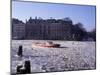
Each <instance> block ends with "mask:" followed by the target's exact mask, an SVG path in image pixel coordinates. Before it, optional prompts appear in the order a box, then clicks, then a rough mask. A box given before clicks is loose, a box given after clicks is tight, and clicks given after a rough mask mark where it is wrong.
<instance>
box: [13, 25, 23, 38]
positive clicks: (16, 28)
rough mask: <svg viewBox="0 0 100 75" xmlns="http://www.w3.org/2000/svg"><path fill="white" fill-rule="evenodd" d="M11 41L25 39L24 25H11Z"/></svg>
mask: <svg viewBox="0 0 100 75" xmlns="http://www.w3.org/2000/svg"><path fill="white" fill-rule="evenodd" d="M12 32H13V33H12V39H24V38H25V24H23V23H20V24H13V25H12Z"/></svg>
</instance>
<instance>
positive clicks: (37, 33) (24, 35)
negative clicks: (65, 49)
mask: <svg viewBox="0 0 100 75" xmlns="http://www.w3.org/2000/svg"><path fill="white" fill-rule="evenodd" d="M65 20H67V21H65ZM71 25H72V21H71V20H69V19H68V18H67V19H64V21H63V20H55V19H48V20H43V19H37V17H36V18H35V19H32V18H31V17H30V19H29V20H28V21H27V22H26V23H25V24H24V23H19V24H13V26H12V34H13V36H12V37H13V39H40V40H45V39H46V40H69V38H70V37H71Z"/></svg>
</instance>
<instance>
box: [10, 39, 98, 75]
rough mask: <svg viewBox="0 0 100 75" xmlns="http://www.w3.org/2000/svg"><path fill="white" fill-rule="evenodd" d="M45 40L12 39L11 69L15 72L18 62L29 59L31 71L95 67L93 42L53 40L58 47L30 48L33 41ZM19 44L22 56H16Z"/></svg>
mask: <svg viewBox="0 0 100 75" xmlns="http://www.w3.org/2000/svg"><path fill="white" fill-rule="evenodd" d="M45 41H46V40H12V47H11V59H12V60H11V61H12V63H11V71H12V73H16V67H17V65H18V64H23V63H24V61H25V60H27V59H29V60H30V61H31V72H32V73H35V72H55V71H70V70H87V69H95V65H96V61H95V60H96V59H95V52H96V50H95V49H96V48H95V42H79V41H53V42H54V43H58V44H60V45H61V47H60V48H39V47H38V48H32V44H33V43H35V42H45ZM19 45H22V46H23V57H22V58H21V57H18V56H17V51H18V47H19Z"/></svg>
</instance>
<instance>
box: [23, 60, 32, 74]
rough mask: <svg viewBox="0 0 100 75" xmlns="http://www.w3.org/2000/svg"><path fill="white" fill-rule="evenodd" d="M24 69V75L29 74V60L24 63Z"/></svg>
mask: <svg viewBox="0 0 100 75" xmlns="http://www.w3.org/2000/svg"><path fill="white" fill-rule="evenodd" d="M24 67H25V72H26V73H31V65H30V60H26V61H25V65H24Z"/></svg>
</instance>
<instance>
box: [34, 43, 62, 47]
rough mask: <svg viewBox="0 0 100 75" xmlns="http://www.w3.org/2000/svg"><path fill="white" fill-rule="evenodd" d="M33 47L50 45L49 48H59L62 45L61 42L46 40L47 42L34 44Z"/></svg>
mask: <svg viewBox="0 0 100 75" xmlns="http://www.w3.org/2000/svg"><path fill="white" fill-rule="evenodd" d="M32 47H48V48H52V47H53V48H55V47H56V48H57V47H60V44H54V43H53V42H45V43H35V44H32Z"/></svg>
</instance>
